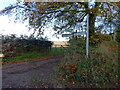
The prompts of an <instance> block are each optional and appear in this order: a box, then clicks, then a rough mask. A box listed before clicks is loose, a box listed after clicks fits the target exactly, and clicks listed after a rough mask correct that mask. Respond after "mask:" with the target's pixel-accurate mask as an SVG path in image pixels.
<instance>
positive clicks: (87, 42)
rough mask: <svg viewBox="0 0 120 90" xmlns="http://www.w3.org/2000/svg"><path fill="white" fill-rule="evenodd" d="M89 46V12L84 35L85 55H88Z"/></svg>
mask: <svg viewBox="0 0 120 90" xmlns="http://www.w3.org/2000/svg"><path fill="white" fill-rule="evenodd" d="M88 47H89V14H88V15H87V35H86V56H87V57H88Z"/></svg>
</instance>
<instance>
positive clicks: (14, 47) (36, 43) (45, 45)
mask: <svg viewBox="0 0 120 90" xmlns="http://www.w3.org/2000/svg"><path fill="white" fill-rule="evenodd" d="M52 44H53V43H52V42H51V41H47V40H44V39H36V38H34V37H33V38H31V37H29V38H18V37H14V38H11V37H8V36H7V38H5V37H4V38H3V46H2V48H3V53H4V54H5V56H10V57H12V56H16V55H20V54H21V53H25V52H26V53H28V52H32V51H38V52H44V51H46V50H47V49H50V48H51V46H52Z"/></svg>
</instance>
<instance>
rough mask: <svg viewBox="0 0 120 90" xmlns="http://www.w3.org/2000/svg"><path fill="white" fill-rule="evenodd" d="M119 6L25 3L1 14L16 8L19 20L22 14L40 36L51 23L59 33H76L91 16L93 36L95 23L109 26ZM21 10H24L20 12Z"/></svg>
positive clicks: (111, 3)
mask: <svg viewBox="0 0 120 90" xmlns="http://www.w3.org/2000/svg"><path fill="white" fill-rule="evenodd" d="M22 4H23V5H22ZM118 5H119V4H118ZM118 5H117V4H116V3H113V2H93V4H92V3H91V2H34V3H32V2H25V3H20V4H19V3H17V4H16V5H11V8H10V7H9V8H5V9H4V10H2V11H1V13H6V12H7V13H8V12H9V11H11V9H13V8H16V10H18V13H17V15H16V16H17V18H20V19H21V17H19V14H22V15H23V17H22V19H23V20H22V21H23V22H24V20H27V19H29V25H30V27H32V28H36V29H35V31H37V30H38V31H39V33H38V34H43V32H44V30H45V29H44V28H45V27H46V26H48V24H50V23H51V22H52V23H53V24H51V25H54V26H53V27H54V29H55V30H56V31H58V33H63V32H74V30H75V28H77V30H78V29H80V27H82V25H81V24H82V23H81V22H83V21H84V19H85V18H86V16H87V14H89V28H90V34H89V35H90V36H91V35H93V34H94V33H95V23H96V22H95V21H96V20H97V21H100V23H101V22H102V24H103V25H104V26H105V24H106V23H107V24H108V23H109V22H110V20H112V19H114V17H115V16H116V15H118V12H115V11H117V7H118ZM21 8H22V9H23V10H20V9H21ZM20 11H21V13H20ZM16 12H17V11H16ZM113 12H114V13H113ZM98 23H99V22H98ZM104 26H103V27H104ZM83 27H84V26H83ZM83 27H82V28H83ZM82 28H81V29H82Z"/></svg>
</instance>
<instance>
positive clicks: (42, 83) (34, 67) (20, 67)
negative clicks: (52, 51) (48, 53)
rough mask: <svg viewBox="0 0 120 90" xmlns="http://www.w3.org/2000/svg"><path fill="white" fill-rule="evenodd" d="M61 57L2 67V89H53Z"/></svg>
mask: <svg viewBox="0 0 120 90" xmlns="http://www.w3.org/2000/svg"><path fill="white" fill-rule="evenodd" d="M60 60H62V57H60V56H59V57H55V58H50V59H44V60H40V61H39V60H38V61H30V62H22V63H18V64H10V65H3V66H2V88H53V84H54V83H55V82H56V75H55V70H54V68H55V67H56V66H58V65H59V63H60Z"/></svg>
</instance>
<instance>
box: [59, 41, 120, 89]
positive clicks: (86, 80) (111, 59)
mask: <svg viewBox="0 0 120 90" xmlns="http://www.w3.org/2000/svg"><path fill="white" fill-rule="evenodd" d="M116 46H117V43H115V42H103V43H102V44H100V47H99V48H98V49H97V50H95V51H94V52H93V53H92V55H93V57H92V58H86V57H85V56H83V55H82V56H81V58H76V59H74V58H69V57H71V56H67V57H68V58H65V59H64V62H62V64H61V66H59V67H58V72H59V76H60V80H61V83H62V84H63V85H65V87H69V88H75V87H76V88H77V87H80V88H82V87H83V88H93V87H96V88H109V87H117V86H118V56H117V54H115V53H117V52H118V51H116V50H117V49H118V47H116ZM105 48H107V49H105ZM111 48H112V49H111ZM101 49H102V52H101V51H100V50H101ZM110 49H111V51H112V52H111V54H110V55H111V56H109V53H106V51H107V52H109V50H110ZM104 53H106V54H104ZM119 53H120V52H119ZM107 54H108V55H107Z"/></svg>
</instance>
